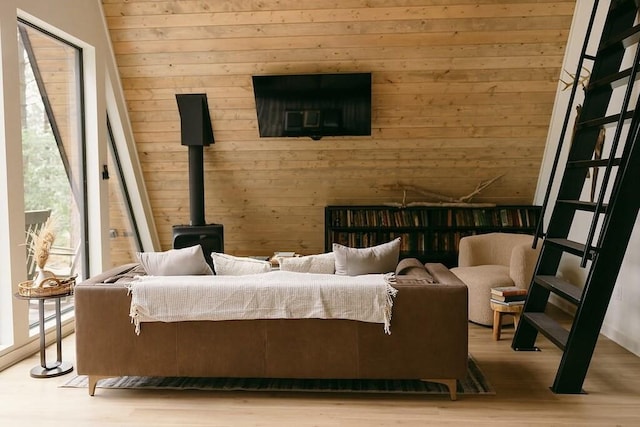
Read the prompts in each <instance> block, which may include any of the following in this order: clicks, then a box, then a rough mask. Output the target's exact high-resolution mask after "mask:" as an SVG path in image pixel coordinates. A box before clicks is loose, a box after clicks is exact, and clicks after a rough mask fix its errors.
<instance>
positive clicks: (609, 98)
mask: <svg viewBox="0 0 640 427" xmlns="http://www.w3.org/2000/svg"><path fill="white" fill-rule="evenodd" d="M597 8H598V1H595V4H594V6H593V12H592V15H591V20H590V22H589V26H588V29H587V34H586V36H585V41H584V44H583V48H582V53H581V57H580V60H579V63H578V67H577V71H576V74H575V76H576V78H575V81H574V84H573V87H572V92H571V96H570V102H569V106H568V107H567V114H566V117H565V121H564V125H563V129H562V132H561V136H560V141H561V143H560V144H559V147H558V152H557V153H556V157H555V160H554V166H553V172H552V173H551V178H550V183H549V188H548V189H547V192H546V194H545V199H544V202H543V215H542V218H541V220H540V223H539V225H538V230H537V232H536V235H537V237H543V238H544V239H543V240H542V250H541V253H540V257H539V259H538V263H537V266H536V271H535V273H534V277H533V280H532V283H531V286H530V288H529V294H528V297H527V301H526V302H525V305H524V309H523V314H522V318H521V319H522V320H521V321H520V322H519V323H518V328H517V330H516V333H515V335H514V338H513V342H512V347H513V349H515V350H535V349H537V348H536V346H535V341H536V337H537V335H538V332H540V333H542V334H543V335H544V336H545V337H547V338H548V339H549V340H550V341H551V342H553V343H554V344H555V345H557V346H558V347H559V348H560V349H561V350H563V355H562V360H561V362H560V366H559V368H558V371H557V374H556V378H555V381H554V383H553V385H552V387H551V390H552V391H553V392H554V393H581V392H582V385H583V382H584V379H585V376H586V374H587V370H588V368H589V364H590V362H591V358H592V355H593V351H594V349H595V346H596V342H597V339H598V334H599V333H600V328H601V327H602V323H603V321H604V317H605V314H606V311H607V307H608V305H609V301H610V299H611V296H612V294H613V290H614V285H615V283H616V279H617V276H618V272H619V270H620V265H621V264H622V261H623V258H624V255H625V252H626V248H627V244H628V241H629V238H630V236H631V232H632V231H633V227H634V223H635V220H636V216H637V214H638V209H639V207H640V188H639V184H638V182H639V181H640V142H639V141H640V104H638V102H639V101H640V100H639V99H638V98H639V95H638V93H640V91H639V90H638V89H639V88H638V87H636V88H635V89H636V90H635V91H634V86H635V83H636V80H637V79H638V78H639V77H640V74H639V73H638V71H640V65H639V62H640V49H639V44H638V41H639V40H640V25H638V24H637V16H638V4H637V3H636V1H635V0H611V1H610V5H609V9H608V13H607V17H606V20H605V23H604V28H603V31H602V35H601V38H600V43H599V46H598V49H597V52H596V53H595V55H589V54H587V52H586V51H587V49H588V46H589V40H590V38H591V33H592V28H593V23H594V18H595V16H596V11H597ZM631 57H633V63H632V64H631V66H630V67H628V68H627V67H623V64H624V63H626V62H628V61H629V59H630V58H631ZM585 61H591V62H592V67H591V69H592V71H591V76H590V82H589V83H588V85H586V86H585V87H584V100H583V104H582V107H581V108H578V111H579V113H578V117H576V119H575V125H574V127H573V133H572V135H571V137H570V138H567V139H569V142H570V144H571V146H570V148H569V153H568V157H567V163H566V165H565V168H564V172H563V177H562V180H561V183H560V186H559V189H558V194H557V197H556V201H555V205H554V207H553V211H552V213H551V216H550V218H549V223H548V226H547V230H546V232H543V222H544V212H545V210H546V208H547V205H548V203H549V196H550V193H551V187H552V183H553V182H554V176H555V172H556V170H557V168H558V163H559V158H560V153H561V150H562V141H564V140H565V136H566V134H567V129H568V127H569V126H568V123H569V118H570V116H571V113H572V111H574V109H575V106H574V105H573V104H574V102H575V94H576V91H577V89H578V86H579V84H578V80H579V78H578V77H579V75H580V72H581V70H582V69H583V66H584V65H583V64H584V62H585ZM615 88H618V89H617V90H615V91H614V89H615ZM612 110H613V111H614V112H615V114H611V111H612ZM605 131H606V133H605ZM605 134H606V137H607V138H606V142H604V141H605V139H603V136H604V135H605ZM603 148H604V149H603ZM589 171H593V172H592V173H591V174H589ZM588 176H589V179H590V180H591V181H593V180H597V179H598V178H600V179H601V182H599V183H598V186H599V187H598V188H599V190H598V191H597V192H595V191H594V192H593V193H592V194H597V198H596V197H593V199H592V200H589V201H586V200H582V199H583V198H584V197H582V198H581V195H582V194H583V193H585V192H586V193H589V191H584V190H585V184H586V182H587V178H588ZM594 189H595V187H594ZM578 212H580V214H579V216H578V219H579V218H584V215H590V216H591V225H590V226H589V230H588V231H587V232H583V231H582V232H581V231H580V230H579V228H580V227H579V226H578V227H576V226H575V223H576V219H577V218H576V213H578ZM572 226H573V227H574V229H572ZM570 233H571V239H570ZM579 234H583V235H584V236H583V237H584V239H578V238H576V237H575V236H576V235H579ZM596 236H597V239H596ZM575 240H580V241H575ZM594 242H595V243H594ZM571 256H573V257H578V258H580V265H581V267H583V268H588V272H587V274H586V280H585V283H584V285H583V286H579V285H578V286H576V285H575V284H573V283H569V282H567V281H565V280H563V278H561V277H560V275H559V274H558V268H559V266H560V261H561V259H562V258H563V257H571ZM551 294H554V295H557V296H558V297H560V298H562V299H564V300H565V301H568V302H569V303H571V304H573V305H575V306H576V313H575V316H574V318H573V322H572V324H571V327H570V329H568V330H567V329H565V327H563V326H562V325H561V324H559V323H558V322H556V321H555V320H554V319H552V318H551V317H549V316H548V315H547V314H545V308H546V306H547V302H548V299H549V297H550V295H551Z"/></svg>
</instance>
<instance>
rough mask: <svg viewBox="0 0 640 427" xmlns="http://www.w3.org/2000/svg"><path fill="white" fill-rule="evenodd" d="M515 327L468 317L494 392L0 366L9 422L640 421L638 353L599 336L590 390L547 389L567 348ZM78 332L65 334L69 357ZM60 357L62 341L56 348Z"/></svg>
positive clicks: (3, 414) (0, 414) (0, 392)
mask: <svg viewBox="0 0 640 427" xmlns="http://www.w3.org/2000/svg"><path fill="white" fill-rule="evenodd" d="M512 337H513V328H505V329H504V330H503V335H502V340H501V341H497V342H496V341H493V340H492V333H491V329H490V328H484V327H480V326H476V325H472V324H470V325H469V344H470V352H471V353H472V354H473V356H474V358H475V359H476V360H477V361H478V364H479V365H480V367H481V368H482V370H483V371H484V373H485V375H486V376H487V377H488V378H489V380H490V382H491V383H492V385H493V387H494V388H495V390H496V395H494V396H479V395H476V396H473V395H471V396H465V395H462V396H459V400H458V401H455V402H452V401H450V400H449V398H448V397H447V396H426V397H425V396H421V397H412V396H389V395H374V396H371V395H346V394H329V395H327V394H308V393H299V394H293V393H267V392H261V393H260V392H256V393H254V392H251V393H249V392H202V391H161V390H152V391H134V390H105V389H98V390H97V392H96V395H95V396H94V397H90V396H88V394H87V390H86V389H72V388H59V386H60V385H61V384H63V383H65V382H66V381H67V380H68V379H70V378H71V377H72V376H73V375H75V372H74V373H71V374H68V375H66V376H63V377H58V378H53V379H32V378H30V377H29V369H30V368H31V367H32V366H35V365H37V364H38V361H39V359H38V355H34V356H33V357H31V358H29V359H27V360H24V361H23V362H21V363H19V364H17V365H14V366H12V367H11V368H9V369H7V370H5V371H3V372H0V425H2V426H37V425H40V426H63V425H64V426H111V425H118V426H178V425H179V426H204V425H207V426H279V427H281V426H292V427H293V426H295V427H299V426H389V425H398V426H416V425H420V426H424V425H453V426H459V425H470V424H472V425H474V426H478V425H480V426H482V425H491V426H496V425H499V426H502V425H509V426H512V425H519V426H526V425H544V426H549V425H554V426H568V425H571V426H578V425H580V426H584V425H591V426H606V425H616V426H618V425H629V426H637V425H640V358H639V357H637V356H635V355H633V354H631V353H629V352H628V351H626V350H624V349H622V348H621V347H619V346H618V345H616V344H615V343H613V342H612V341H610V340H608V339H606V338H601V339H600V342H599V343H598V347H597V349H596V353H595V355H594V358H593V361H592V363H591V368H590V370H589V374H588V376H587V379H586V381H585V384H584V389H585V391H586V392H587V394H582V395H555V394H553V393H551V391H550V390H549V386H550V385H551V383H552V382H553V378H554V376H555V372H556V369H557V367H558V362H559V360H560V352H559V351H558V350H557V349H556V348H555V347H554V346H553V345H552V344H550V343H549V342H548V341H546V340H545V339H544V338H539V340H538V346H539V347H541V349H542V351H541V352H514V351H512V350H511V347H510V342H511V338H512ZM74 339H75V338H74V336H73V335H71V336H69V337H68V338H66V339H65V341H64V343H63V355H64V356H65V357H64V359H65V360H69V361H72V360H73V355H74V343H75V341H74ZM49 352H50V357H51V358H52V359H53V358H54V357H55V348H49Z"/></svg>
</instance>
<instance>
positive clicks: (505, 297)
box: [491, 286, 527, 305]
mask: <svg viewBox="0 0 640 427" xmlns="http://www.w3.org/2000/svg"><path fill="white" fill-rule="evenodd" d="M526 299H527V290H526V289H524V288H519V287H517V286H501V287H497V288H492V289H491V301H492V302H496V303H498V304H507V305H509V304H512V305H518V304H524V301H525V300H526Z"/></svg>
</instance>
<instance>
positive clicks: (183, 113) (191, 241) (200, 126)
mask: <svg viewBox="0 0 640 427" xmlns="http://www.w3.org/2000/svg"><path fill="white" fill-rule="evenodd" d="M176 100H177V101H178V110H179V112H180V133H181V141H182V145H186V146H188V147H189V209H190V211H189V216H190V217H189V219H190V222H191V223H190V224H189V225H174V226H173V247H174V248H175V249H180V248H186V247H188V246H194V245H200V247H201V248H202V251H203V253H204V256H205V258H206V260H207V262H208V263H209V264H210V265H211V264H212V262H211V252H224V233H223V228H222V224H206V223H205V217H204V161H203V148H204V147H205V146H208V145H210V144H211V143H213V142H214V140H213V129H212V128H211V118H210V117H209V106H208V104H207V96H206V94H200V93H197V94H177V95H176Z"/></svg>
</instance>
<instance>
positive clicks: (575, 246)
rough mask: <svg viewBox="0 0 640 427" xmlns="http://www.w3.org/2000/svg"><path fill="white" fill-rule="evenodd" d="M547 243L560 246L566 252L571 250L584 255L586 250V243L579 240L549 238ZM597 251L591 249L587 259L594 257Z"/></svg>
mask: <svg viewBox="0 0 640 427" xmlns="http://www.w3.org/2000/svg"><path fill="white" fill-rule="evenodd" d="M545 242H546V243H550V244H553V245H556V246H560V247H562V248H563V249H565V251H566V252H569V253H571V254H573V255H578V256H580V257H581V256H582V255H583V254H584V252H585V245H584V244H582V243H579V242H574V241H573V240H569V239H563V238H547V239H546V240H545ZM594 254H595V252H594V251H593V250H590V251H589V253H588V254H587V259H593V255H594Z"/></svg>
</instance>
